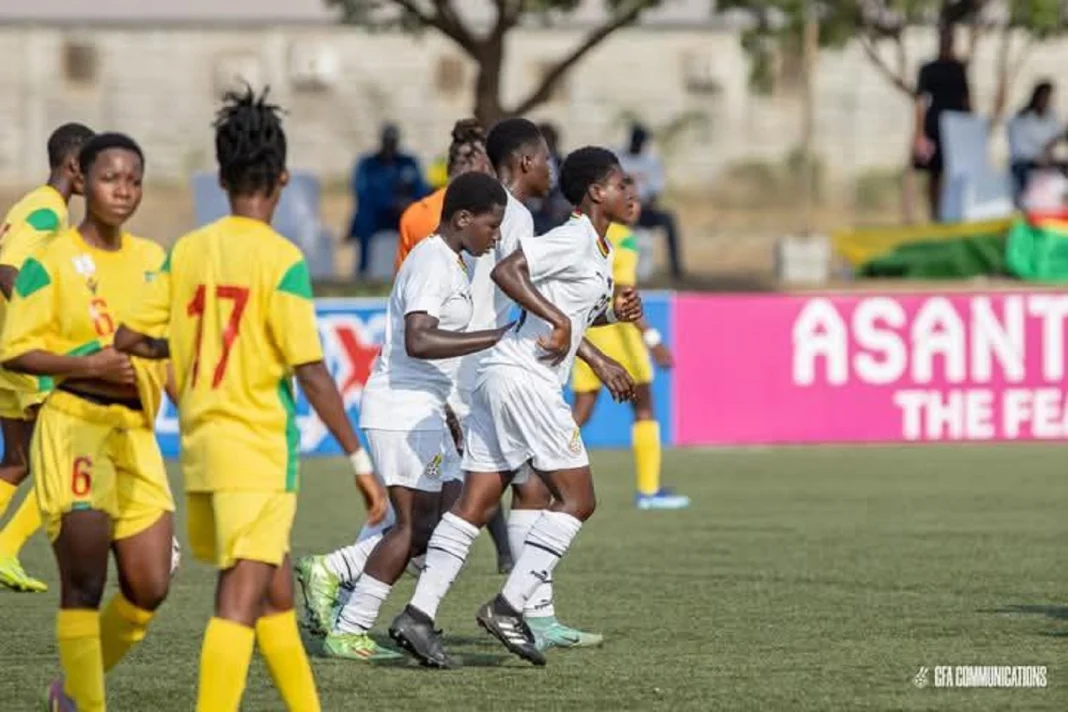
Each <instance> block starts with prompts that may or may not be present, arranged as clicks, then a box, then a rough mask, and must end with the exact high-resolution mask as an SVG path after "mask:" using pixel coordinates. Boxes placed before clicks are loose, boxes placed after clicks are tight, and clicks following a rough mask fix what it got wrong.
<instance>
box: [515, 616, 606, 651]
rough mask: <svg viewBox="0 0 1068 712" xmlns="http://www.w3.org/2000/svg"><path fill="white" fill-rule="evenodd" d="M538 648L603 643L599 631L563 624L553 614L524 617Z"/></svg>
mask: <svg viewBox="0 0 1068 712" xmlns="http://www.w3.org/2000/svg"><path fill="white" fill-rule="evenodd" d="M525 620H526V622H527V626H529V628H530V630H531V632H532V633H534V642H535V644H536V645H537V647H538V650H541V651H545V650H548V649H549V648H596V647H599V646H601V645H603V644H604V636H603V635H601V634H600V633H586V632H584V631H581V630H576V629H575V628H571V627H569V626H566V625H564V624H563V623H561V622H560V621H558V620H556V617H555V616H546V617H542V618H526V619H525Z"/></svg>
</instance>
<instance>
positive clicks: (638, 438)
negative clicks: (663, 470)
mask: <svg viewBox="0 0 1068 712" xmlns="http://www.w3.org/2000/svg"><path fill="white" fill-rule="evenodd" d="M630 437H631V444H632V447H633V448H634V469H635V471H636V473H637V475H638V494H656V493H657V492H658V491H659V490H660V424H659V423H657V422H656V421H655V420H639V421H637V422H636V423H634V427H633V428H632V429H631V435H630Z"/></svg>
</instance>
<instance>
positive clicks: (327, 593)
mask: <svg viewBox="0 0 1068 712" xmlns="http://www.w3.org/2000/svg"><path fill="white" fill-rule="evenodd" d="M293 569H294V571H295V572H296V574H297V582H298V583H300V591H301V593H302V594H303V598H304V615H305V616H306V617H307V619H308V630H310V631H311V632H312V633H314V634H316V635H326V634H327V633H328V632H329V631H330V629H331V628H333V627H334V618H335V617H336V615H337V597H338V589H339V588H340V587H341V580H340V579H339V578H338V577H337V576H335V575H334V572H332V571H331V570H330V569H328V568H327V567H326V557H324V556H305V557H302V558H301V559H300V560H299V561H297V565H296V566H294V567H293Z"/></svg>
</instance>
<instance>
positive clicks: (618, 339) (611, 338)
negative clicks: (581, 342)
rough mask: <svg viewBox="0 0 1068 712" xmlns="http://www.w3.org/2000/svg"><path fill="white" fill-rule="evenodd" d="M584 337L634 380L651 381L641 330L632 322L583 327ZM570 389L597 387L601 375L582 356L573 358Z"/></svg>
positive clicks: (582, 390)
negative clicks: (585, 328) (625, 370)
mask: <svg viewBox="0 0 1068 712" xmlns="http://www.w3.org/2000/svg"><path fill="white" fill-rule="evenodd" d="M586 338H587V339H589V340H590V343H592V344H593V345H594V346H596V347H597V348H598V349H600V350H601V351H603V352H604V354H605V355H606V356H608V357H609V358H611V359H613V360H615V361H618V362H619V364H620V365H621V366H623V368H625V369H627V373H629V374H630V377H631V378H633V379H634V382H635V383H637V384H639V385H641V384H645V383H652V382H653V363H652V361H651V360H650V359H649V350H648V349H647V348H645V342H643V341H642V333H641V332H640V331H638V329H637V328H636V327H635V326H634V325H633V324H610V325H608V326H595V327H592V328H590V329H587V330H586ZM571 389H572V390H574V391H575V392H576V393H590V392H592V391H599V390H601V379H599V378H597V376H596V375H594V373H593V369H591V368H590V367H589V366H587V365H586V362H585V361H583V360H582V359H575V368H574V370H573V371H572V373H571Z"/></svg>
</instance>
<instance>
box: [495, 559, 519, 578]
mask: <svg viewBox="0 0 1068 712" xmlns="http://www.w3.org/2000/svg"><path fill="white" fill-rule="evenodd" d="M513 568H515V562H514V561H512V555H511V554H505V555H504V556H498V557H497V573H499V574H502V575H504V576H507V575H508V574H510V573H512V569H513Z"/></svg>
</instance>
